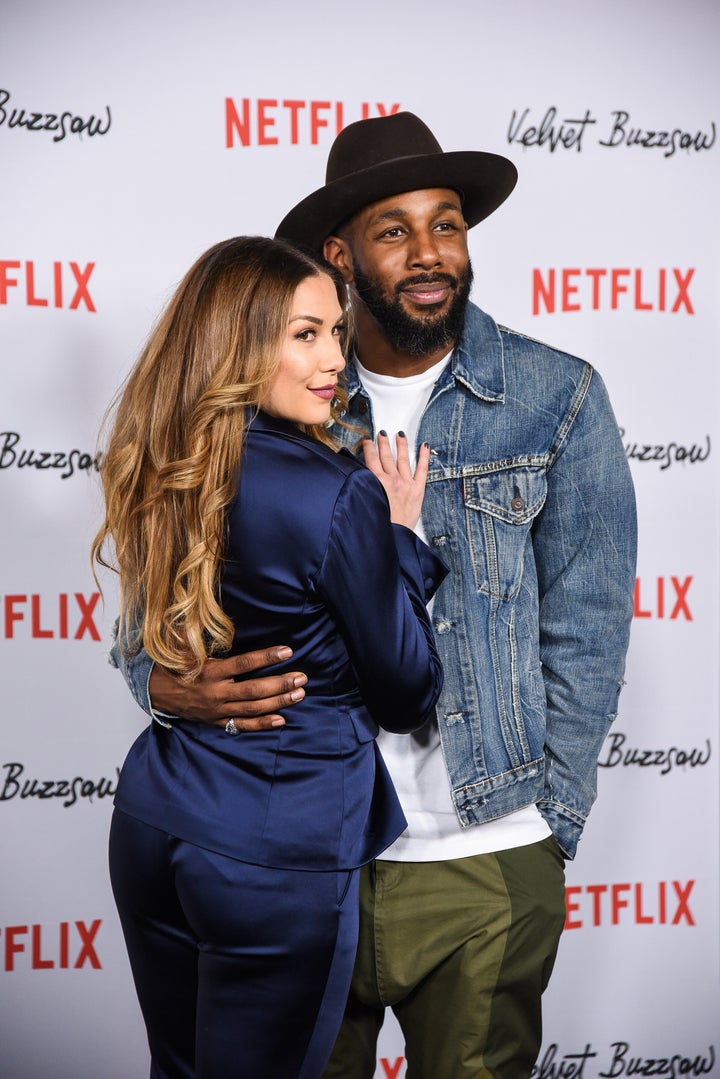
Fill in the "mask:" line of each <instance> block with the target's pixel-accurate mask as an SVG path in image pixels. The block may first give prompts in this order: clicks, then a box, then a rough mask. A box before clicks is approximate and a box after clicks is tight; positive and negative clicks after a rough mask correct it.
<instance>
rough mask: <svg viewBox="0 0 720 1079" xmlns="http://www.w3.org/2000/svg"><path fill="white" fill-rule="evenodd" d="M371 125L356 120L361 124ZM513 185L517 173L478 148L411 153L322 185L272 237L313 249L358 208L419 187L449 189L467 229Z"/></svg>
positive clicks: (508, 163) (502, 159) (509, 164)
mask: <svg viewBox="0 0 720 1079" xmlns="http://www.w3.org/2000/svg"><path fill="white" fill-rule="evenodd" d="M368 122H372V121H358V123H359V124H365V123H368ZM516 183H517V169H516V168H515V166H514V165H513V163H512V162H511V161H509V160H508V159H507V158H505V157H501V156H500V155H499V154H492V153H485V152H483V151H480V150H466V151H455V152H450V153H444V152H442V151H440V152H437V153H429V154H427V153H426V154H415V155H407V156H402V157H396V158H393V159H390V160H386V161H383V162H381V163H379V164H375V165H371V166H370V167H368V168H364V169H359V170H358V171H355V172H352V173H350V174H349V175H346V176H343V177H341V178H339V179H337V180H333V181H331V182H330V183H327V184H325V186H324V187H321V188H319V189H318V190H317V191H314V192H313V193H312V194H311V195H308V196H307V197H306V198H304V199H303V200H302V202H299V203H298V204H297V206H295V207H294V208H293V209H292V210H291V211H290V213H288V214H287V215H286V216H285V217H284V218H283V220H282V222H281V223H280V225H279V226H278V229H277V231H276V233H275V235H276V237H278V238H279V239H284V240H289V241H290V242H291V243H294V244H299V245H301V246H305V247H308V248H312V249H313V250H314V251H322V247H323V244H324V242H325V240H326V239H327V237H328V236H331V235H332V234H333V232H334V231H335V230H336V229H337V228H338V226H339V225H341V224H342V223H343V222H344V221H346V220H347V219H348V218H349V217H352V215H353V214H355V213H357V212H358V210H361V209H363V207H365V206H369V205H370V204H371V203H373V202H378V201H379V200H380V199H385V198H390V197H391V196H392V195H400V194H403V193H404V192H406V191H417V190H421V189H423V188H438V187H445V188H452V189H453V190H455V191H457V192H458V193H459V195H460V197H461V199H462V208H463V215H464V217H465V220H466V221H467V223H468V226H469V227H471V228H472V226H473V225H477V224H478V222H480V221H483V220H484V219H485V218H486V217H488V216H489V215H490V214H491V213H493V212H494V211H495V210H497V208H498V206H500V205H501V204H502V203H503V202H504V201H505V199H506V198H507V197H508V195H509V194H510V193H511V192H512V190H513V188H514V187H515V184H516Z"/></svg>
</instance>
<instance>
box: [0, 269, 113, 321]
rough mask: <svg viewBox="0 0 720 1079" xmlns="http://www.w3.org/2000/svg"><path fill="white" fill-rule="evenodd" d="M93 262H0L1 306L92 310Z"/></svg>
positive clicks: (93, 309)
mask: <svg viewBox="0 0 720 1079" xmlns="http://www.w3.org/2000/svg"><path fill="white" fill-rule="evenodd" d="M94 269H95V263H94V262H86V263H85V265H84V266H81V265H80V263H78V262H68V263H64V262H52V263H49V264H48V263H45V264H40V263H38V264H36V263H35V262H33V261H30V262H21V261H20V260H19V259H0V304H7V303H13V302H14V303H17V304H20V305H21V306H22V305H24V306H25V307H64V308H67V309H68V310H69V311H79V310H81V309H82V310H84V311H93V312H94V311H95V303H94V302H93V298H92V296H91V295H90V287H89V282H90V275H91V274H92V272H93V270H94Z"/></svg>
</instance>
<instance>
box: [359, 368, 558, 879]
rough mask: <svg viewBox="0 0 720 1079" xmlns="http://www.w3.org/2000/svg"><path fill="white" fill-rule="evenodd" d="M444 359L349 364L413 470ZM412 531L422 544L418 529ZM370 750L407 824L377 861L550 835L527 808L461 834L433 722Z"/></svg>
mask: <svg viewBox="0 0 720 1079" xmlns="http://www.w3.org/2000/svg"><path fill="white" fill-rule="evenodd" d="M449 359H450V354H449V353H448V355H447V356H445V357H444V358H443V359H442V360H440V362H439V363H437V364H434V365H433V366H432V367H431V368H429V369H428V370H427V371H423V372H422V373H421V374H419V375H409V376H408V377H407V378H395V377H394V376H392V375H378V374H375V372H373V371H368V370H366V369H365V368H364V367H363V366H362V364H360V363H359V362H358V361H357V360H356V363H357V369H358V373H359V375H360V380H361V382H362V384H363V386H364V387H365V390H366V392H367V394H368V396H369V398H370V401H371V404H372V414H373V421H374V424H375V430H376V431H386V432H387V434H388V435H389V436H390V442H391V445H392V447H393V450H394V449H395V435H396V433H397V432H398V431H404V432H405V434H406V435H407V439H408V447H409V450H410V460H411V463H412V465H413V467H414V465H415V458H416V450H415V447H416V444H417V436H418V427H419V425H420V419H421V417H422V414H423V412H424V411H425V406H426V405H427V403H428V401H429V399H430V395H431V393H432V390H433V386H434V385H435V383H436V382H437V380H438V378H439V377H440V374H441V373H442V371H443V369H444V368H445V367H446V366H447V363H448V360H449ZM415 531H416V533H417V534H418V536H420V538H421V539H423V540H426V541H427V537H426V536H425V534H424V532H423V528H422V523H421V522H418V524H417V526H416V528H415ZM378 746H379V747H380V750H381V752H382V755H383V757H384V759H385V763H386V764H387V767H388V771H389V772H390V775H391V776H392V780H393V783H394V784H395V789H396V790H397V793H398V797H399V799H400V803H401V805H402V807H403V810H404V813H405V816H406V817H407V821H408V827H407V828H406V830H405V831H404V832H403V834H402V835H401V836H400V837H399V838H398V839H396V840H395V842H394V843H393V844H392V846H390V847H388V849H387V850H386V851H384V852H383V853H382V854H381V855H380V858H383V859H386V860H392V861H400V862H436V861H446V860H449V859H451V858H465V857H469V856H471V855H474V854H488V853H490V852H491V851H498V850H507V849H509V848H510V847H521V846H524V845H526V844H528V843H536V842H538V841H539V840H541V839H545V838H546V837H547V836H549V835H550V828H549V827H548V825H547V823H546V821H545V820H544V818H543V817H542V815H541V814H540V811H539V810H538V808H537V806H535V805H531V806H526V807H525V808H524V809H518V810H516V811H515V812H513V813H508V814H506V815H505V816H504V817H498V818H497V820H493V821H488V822H487V823H486V824H480V825H475V826H473V827H471V828H462V827H461V826H460V822H459V821H458V818H457V814H456V813H455V808H454V806H453V802H452V798H451V795H450V781H449V779H448V774H447V769H446V767H445V761H444V759H443V755H442V748H441V745H440V735H439V733H438V728H437V722H436V721H435V720H434V719H433V720H430V721H429V722H428V723H426V724H425V726H424V727H422V728H421V729H420V730H419V731H415V732H414V733H413V734H409V735H408V734H390V733H389V732H388V731H383V730H381V731H380V734H379V736H378Z"/></svg>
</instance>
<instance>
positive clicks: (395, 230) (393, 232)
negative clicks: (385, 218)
mask: <svg viewBox="0 0 720 1079" xmlns="http://www.w3.org/2000/svg"><path fill="white" fill-rule="evenodd" d="M401 235H402V229H401V228H400V226H399V225H393V227H392V228H391V229H385V232H382V233H381V234H380V236H381V238H382V237H384V236H389V237H390V238H391V239H394V238H395V237H396V236H401Z"/></svg>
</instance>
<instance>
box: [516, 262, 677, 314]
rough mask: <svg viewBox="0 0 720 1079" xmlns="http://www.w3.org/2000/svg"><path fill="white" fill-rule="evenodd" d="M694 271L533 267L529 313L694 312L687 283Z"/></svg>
mask: <svg viewBox="0 0 720 1079" xmlns="http://www.w3.org/2000/svg"><path fill="white" fill-rule="evenodd" d="M694 275H695V270H678V269H672V270H668V269H659V270H642V269H617V268H616V269H601V268H592V269H584V270H581V269H564V270H554V269H551V270H545V271H543V270H533V282H532V294H533V296H532V313H533V314H534V315H540V314H549V315H552V314H554V313H555V312H556V311H563V312H566V311H620V310H622V311H668V312H670V314H674V315H675V314H678V313H679V312H685V313H686V314H688V315H694V314H695V308H694V307H693V305H692V300H691V299H690V283H691V281H692V279H693V277H694Z"/></svg>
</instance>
